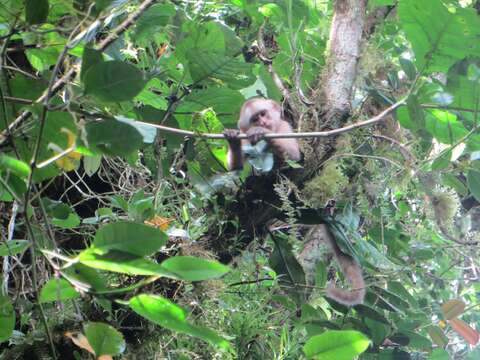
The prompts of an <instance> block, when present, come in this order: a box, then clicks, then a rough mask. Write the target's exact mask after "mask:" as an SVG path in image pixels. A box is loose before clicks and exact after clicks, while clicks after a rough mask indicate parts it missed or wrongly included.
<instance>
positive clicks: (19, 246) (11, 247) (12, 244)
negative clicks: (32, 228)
mask: <svg viewBox="0 0 480 360" xmlns="http://www.w3.org/2000/svg"><path fill="white" fill-rule="evenodd" d="M29 246H30V241H28V240H11V241H8V242H6V243H3V244H0V256H9V255H16V254H19V253H21V252H23V251H25V250H26V249H27V248H28V247H29Z"/></svg>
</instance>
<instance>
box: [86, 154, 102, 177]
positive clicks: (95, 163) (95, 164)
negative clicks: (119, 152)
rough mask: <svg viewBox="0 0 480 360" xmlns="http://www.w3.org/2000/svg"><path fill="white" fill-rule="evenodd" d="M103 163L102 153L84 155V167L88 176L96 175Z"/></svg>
mask: <svg viewBox="0 0 480 360" xmlns="http://www.w3.org/2000/svg"><path fill="white" fill-rule="evenodd" d="M101 164H102V156H101V155H96V156H84V157H83V168H84V170H85V173H86V174H87V175H88V176H92V175H94V174H95V173H96V172H97V171H98V169H100V165H101Z"/></svg>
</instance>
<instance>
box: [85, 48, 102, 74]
mask: <svg viewBox="0 0 480 360" xmlns="http://www.w3.org/2000/svg"><path fill="white" fill-rule="evenodd" d="M101 62H103V56H102V52H101V51H99V50H95V49H93V48H92V47H90V46H86V47H85V48H84V49H83V56H82V67H81V69H80V79H81V80H82V81H83V80H84V78H85V74H86V73H87V70H88V69H90V68H91V67H92V66H93V65H97V64H99V63H101Z"/></svg>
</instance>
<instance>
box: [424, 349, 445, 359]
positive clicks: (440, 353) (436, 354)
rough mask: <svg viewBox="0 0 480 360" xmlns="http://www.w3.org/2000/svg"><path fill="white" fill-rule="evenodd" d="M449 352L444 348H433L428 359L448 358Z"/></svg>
mask: <svg viewBox="0 0 480 360" xmlns="http://www.w3.org/2000/svg"><path fill="white" fill-rule="evenodd" d="M450 359H451V358H450V354H449V353H448V352H447V350H445V349H435V350H433V351H432V353H431V354H430V356H429V357H428V360H450Z"/></svg>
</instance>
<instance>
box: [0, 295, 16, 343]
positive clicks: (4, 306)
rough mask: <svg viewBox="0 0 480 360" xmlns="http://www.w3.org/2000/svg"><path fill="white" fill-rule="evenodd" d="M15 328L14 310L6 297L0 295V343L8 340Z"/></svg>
mask: <svg viewBox="0 0 480 360" xmlns="http://www.w3.org/2000/svg"><path fill="white" fill-rule="evenodd" d="M14 328H15V310H14V309H13V305H12V303H11V302H10V298H9V297H8V296H4V295H0V343H2V342H4V341H6V340H8V339H9V338H10V336H11V335H12V332H13V329H14Z"/></svg>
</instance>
